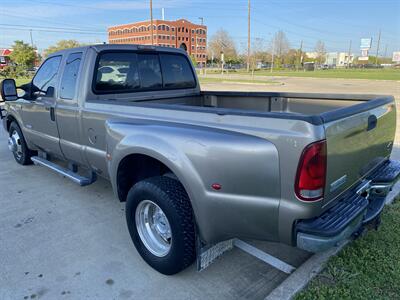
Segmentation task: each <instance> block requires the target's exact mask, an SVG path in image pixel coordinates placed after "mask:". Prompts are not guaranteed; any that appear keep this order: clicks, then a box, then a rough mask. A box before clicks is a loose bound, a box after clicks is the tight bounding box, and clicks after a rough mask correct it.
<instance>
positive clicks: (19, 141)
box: [8, 122, 33, 165]
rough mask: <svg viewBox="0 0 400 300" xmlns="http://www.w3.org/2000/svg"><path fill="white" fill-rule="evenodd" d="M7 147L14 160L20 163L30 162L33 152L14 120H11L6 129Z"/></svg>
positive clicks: (26, 163)
mask: <svg viewBox="0 0 400 300" xmlns="http://www.w3.org/2000/svg"><path fill="white" fill-rule="evenodd" d="M8 132H9V137H8V148H9V149H10V151H11V152H12V153H13V155H14V158H15V161H16V162H17V163H19V164H20V165H29V164H32V161H31V157H32V156H33V152H32V151H31V150H30V149H29V148H28V146H27V145H26V142H25V139H24V136H23V134H22V131H21V128H19V126H18V124H17V123H16V122H12V123H11V125H10V129H9V130H8Z"/></svg>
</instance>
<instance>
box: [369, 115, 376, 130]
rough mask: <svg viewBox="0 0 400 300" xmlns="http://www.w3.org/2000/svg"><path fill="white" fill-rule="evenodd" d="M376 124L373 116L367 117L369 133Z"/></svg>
mask: <svg viewBox="0 0 400 300" xmlns="http://www.w3.org/2000/svg"><path fill="white" fill-rule="evenodd" d="M377 123H378V119H377V117H376V116H375V115H370V116H369V117H368V126H367V131H370V130H372V129H374V128H375V127H376V124H377Z"/></svg>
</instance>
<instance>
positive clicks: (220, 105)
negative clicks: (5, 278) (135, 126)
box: [113, 91, 393, 125]
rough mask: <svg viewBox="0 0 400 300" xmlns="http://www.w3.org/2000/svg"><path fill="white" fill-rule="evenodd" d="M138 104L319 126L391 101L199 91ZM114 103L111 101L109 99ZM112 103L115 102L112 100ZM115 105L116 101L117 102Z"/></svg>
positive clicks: (388, 98) (368, 97) (366, 97)
mask: <svg viewBox="0 0 400 300" xmlns="http://www.w3.org/2000/svg"><path fill="white" fill-rule="evenodd" d="M132 100H133V103H135V104H139V105H150V106H153V107H160V108H164V109H166V108H167V109H168V108H170V109H184V110H194V111H198V110H200V111H203V112H213V113H218V114H227V115H229V114H232V115H237V114H239V115H255V116H260V117H261V116H266V117H275V118H276V117H278V118H288V119H300V120H304V121H307V122H309V123H312V124H314V125H321V124H323V123H326V122H330V121H333V120H337V119H340V118H343V117H346V116H351V115H353V114H355V113H358V112H363V111H366V110H369V109H372V108H374V107H378V106H381V105H383V104H385V103H390V102H391V101H393V97H391V96H378V95H342V94H316V93H275V92H223V91H222V92H219V91H218V92H215V91H207V92H201V93H200V94H199V95H189V96H184V97H166V98H157V99H154V98H147V99H146V98H141V99H138V100H136V99H130V101H132ZM113 101H114V100H113ZM114 102H115V101H114ZM117 102H118V101H117Z"/></svg>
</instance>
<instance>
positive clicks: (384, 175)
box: [295, 160, 400, 252]
mask: <svg viewBox="0 0 400 300" xmlns="http://www.w3.org/2000/svg"><path fill="white" fill-rule="evenodd" d="M399 178H400V162H398V161H391V160H388V161H386V162H385V163H383V164H382V165H381V166H379V167H378V168H377V169H376V170H374V172H373V173H372V174H371V175H370V176H368V177H367V178H366V180H365V181H363V182H362V183H361V184H360V185H359V186H357V188H355V189H352V190H351V191H349V192H347V193H346V194H345V195H343V196H342V197H341V199H340V200H339V201H338V202H337V204H336V205H335V206H334V207H332V208H330V209H329V210H328V211H326V212H324V213H323V214H322V215H320V216H319V217H316V218H312V219H307V220H299V221H298V222H297V223H296V225H295V236H296V245H297V247H298V248H301V249H304V250H307V251H310V252H320V251H324V250H327V249H329V248H331V247H333V246H336V245H337V244H338V243H339V242H341V241H343V240H346V239H348V238H349V237H350V236H351V235H353V234H354V233H356V232H358V231H359V230H360V229H362V227H363V226H364V225H366V224H368V223H370V222H373V221H375V220H377V219H379V217H380V213H381V212H382V210H383V207H384V205H385V199H386V196H387V194H388V193H389V191H390V190H391V188H392V186H393V185H394V184H395V183H396V182H397V181H398V180H399Z"/></svg>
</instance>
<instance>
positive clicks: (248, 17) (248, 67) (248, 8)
mask: <svg viewBox="0 0 400 300" xmlns="http://www.w3.org/2000/svg"><path fill="white" fill-rule="evenodd" d="M247 4H248V5H247V13H248V15H247V72H249V71H250V0H248V1H247Z"/></svg>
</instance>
